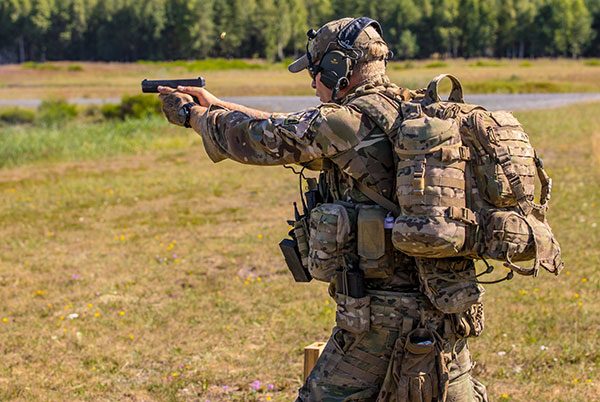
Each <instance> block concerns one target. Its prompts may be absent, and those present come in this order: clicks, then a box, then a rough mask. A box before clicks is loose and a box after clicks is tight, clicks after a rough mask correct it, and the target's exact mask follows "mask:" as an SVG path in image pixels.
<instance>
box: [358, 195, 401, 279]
mask: <svg viewBox="0 0 600 402" xmlns="http://www.w3.org/2000/svg"><path fill="white" fill-rule="evenodd" d="M386 214H387V211H386V210H384V209H383V208H381V207H379V206H378V205H364V206H361V208H360V209H359V210H358V222H357V226H358V238H357V252H358V256H359V259H360V262H359V264H360V269H361V270H362V271H363V272H364V273H365V278H367V279H371V278H388V277H390V276H392V274H393V266H392V265H393V264H392V259H391V258H390V254H391V253H386V245H387V246H388V247H387V249H388V251H391V250H392V247H390V245H389V244H388V243H390V241H391V238H390V236H389V234H388V233H386V230H385V228H384V224H385V218H386Z"/></svg>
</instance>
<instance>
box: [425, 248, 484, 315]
mask: <svg viewBox="0 0 600 402" xmlns="http://www.w3.org/2000/svg"><path fill="white" fill-rule="evenodd" d="M415 261H416V263H417V269H418V273H419V282H420V284H421V291H422V292H423V293H424V294H425V295H426V296H427V298H428V299H429V301H431V304H433V305H434V306H435V308H437V309H438V310H440V311H441V312H443V313H446V314H456V313H462V312H465V311H467V310H468V309H469V308H470V307H471V306H472V305H473V304H474V303H479V302H481V299H482V297H483V294H484V293H485V289H484V288H483V287H482V286H481V285H479V284H478V283H476V282H475V278H476V276H475V275H476V271H475V264H474V263H473V261H472V260H466V259H461V260H453V259H433V258H416V259H415Z"/></svg>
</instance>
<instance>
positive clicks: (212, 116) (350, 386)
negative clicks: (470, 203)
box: [159, 17, 487, 402]
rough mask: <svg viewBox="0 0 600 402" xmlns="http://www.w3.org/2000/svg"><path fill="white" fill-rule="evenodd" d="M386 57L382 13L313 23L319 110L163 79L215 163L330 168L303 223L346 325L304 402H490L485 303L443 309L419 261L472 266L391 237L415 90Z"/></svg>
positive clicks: (310, 64) (169, 98)
mask: <svg viewBox="0 0 600 402" xmlns="http://www.w3.org/2000/svg"><path fill="white" fill-rule="evenodd" d="M388 57H389V51H388V47H387V45H386V43H385V42H384V40H383V38H382V31H381V27H380V26H379V24H378V23H377V22H376V21H374V20H371V19H369V18H366V17H361V18H357V19H352V18H343V19H340V20H336V21H331V22H329V23H327V24H325V25H324V26H323V27H321V28H320V29H319V30H318V31H316V32H315V31H314V30H311V31H309V32H308V43H307V52H306V54H305V55H303V56H302V57H300V58H299V59H298V60H296V61H295V62H293V63H292V64H291V65H290V66H289V70H290V71H291V72H293V73H298V72H301V71H302V70H305V69H307V70H308V72H309V74H310V76H311V78H312V84H311V85H312V88H314V89H315V90H316V95H317V96H318V97H319V99H320V100H321V102H323V103H322V104H321V105H320V106H318V107H316V108H309V109H306V110H302V111H300V112H297V113H289V114H279V113H267V112H263V111H259V110H255V109H251V108H248V107H244V106H241V105H237V104H233V103H230V102H226V101H224V100H221V99H219V98H217V97H215V96H214V95H212V94H211V93H210V92H208V91H207V90H206V89H204V88H193V87H179V88H177V90H174V89H171V88H165V87H160V88H159V90H160V92H161V95H160V99H161V100H162V102H163V111H164V113H165V115H166V116H167V119H168V120H169V121H170V122H171V123H173V124H176V125H180V126H185V127H192V128H193V129H194V130H196V131H197V132H198V133H199V134H200V135H201V136H202V139H203V143H204V147H205V149H206V152H207V153H208V155H209V157H210V158H211V160H213V161H214V162H219V161H221V160H223V159H226V158H229V159H233V160H235V161H238V162H241V163H246V164H254V165H276V164H279V165H281V164H299V165H304V166H308V165H310V167H312V168H314V167H315V166H318V167H319V168H320V170H321V175H320V183H319V186H318V188H319V192H320V194H319V196H320V201H322V203H321V204H320V205H318V206H317V207H316V208H314V209H313V211H312V212H311V214H310V220H309V221H308V222H305V226H304V228H305V229H306V231H307V232H308V233H307V234H308V237H309V241H308V245H309V246H310V250H309V253H308V260H309V270H310V272H311V274H312V276H313V277H314V278H316V279H318V280H323V281H327V282H330V283H331V285H330V293H331V295H332V296H334V297H335V299H336V302H337V304H338V306H337V314H336V321H337V326H336V327H334V328H333V332H332V335H331V337H330V339H329V341H328V343H327V345H326V347H325V350H324V352H323V354H322V356H321V357H320V358H319V360H318V361H317V364H316V366H315V368H314V369H313V370H312V372H311V373H310V375H309V377H308V378H307V379H306V382H305V383H304V385H303V386H302V388H301V389H300V390H299V396H298V401H350V400H352V401H375V400H377V401H398V402H400V401H405V400H406V401H408V400H411V401H412V400H415V401H416V400H418V401H433V400H436V401H443V400H447V401H484V400H487V394H486V391H485V387H484V386H483V385H481V384H480V383H478V382H477V381H476V380H474V379H473V378H472V377H471V375H470V371H471V368H472V362H471V358H470V354H469V350H468V346H467V340H466V337H467V336H468V335H469V334H471V335H472V334H473V333H475V334H476V335H478V333H479V332H480V330H481V328H482V325H483V312H482V310H481V304H480V303H476V305H475V308H474V307H473V306H467V308H466V310H467V311H461V312H459V313H457V314H445V313H443V312H441V311H439V310H438V309H436V308H435V307H434V306H433V305H432V304H431V302H430V301H429V299H428V298H427V297H426V296H425V295H424V294H423V293H422V292H421V291H420V287H419V279H418V275H417V269H416V264H417V263H418V262H420V263H422V264H425V265H427V264H429V266H431V267H434V269H438V268H437V267H440V266H442V265H444V264H445V265H444V266H445V267H446V268H450V269H464V268H465V267H467V268H472V267H473V262H472V261H471V260H467V259H453V260H442V259H439V260H435V261H433V262H432V261H431V260H429V261H428V260H425V259H419V260H416V259H415V258H411V257H408V256H406V255H404V254H402V253H400V252H398V251H396V250H394V248H393V247H392V246H391V244H390V242H389V232H390V230H389V226H388V225H387V224H386V222H389V221H388V220H386V217H387V218H389V217H390V216H391V213H390V212H389V211H392V210H394V205H395V203H394V180H395V165H394V153H393V147H392V144H391V142H390V139H389V137H388V135H389V134H390V133H391V132H392V130H393V127H394V124H395V123H396V122H397V121H399V120H400V119H401V117H400V113H399V106H400V102H401V101H403V100H410V99H411V98H412V97H413V96H415V93H414V92H411V91H409V90H407V89H402V88H399V87H397V86H396V85H394V84H392V83H390V81H389V79H388V78H387V76H386V75H385V68H386V64H387V60H388ZM190 95H193V96H195V97H196V98H197V99H198V100H199V103H200V104H196V103H194V102H193V101H192V97H191V96H190ZM301 227H302V225H297V228H301ZM332 233H333V236H332V235H331V234H332Z"/></svg>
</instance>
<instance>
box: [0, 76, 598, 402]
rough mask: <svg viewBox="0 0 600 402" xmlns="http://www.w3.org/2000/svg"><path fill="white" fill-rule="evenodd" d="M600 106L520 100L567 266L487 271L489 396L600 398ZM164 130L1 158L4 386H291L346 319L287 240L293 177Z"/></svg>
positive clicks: (123, 394)
mask: <svg viewBox="0 0 600 402" xmlns="http://www.w3.org/2000/svg"><path fill="white" fill-rule="evenodd" d="M490 68H492V67H490ZM599 111H600V104H598V103H591V104H587V105H584V106H571V107H568V108H562V109H555V110H549V111H536V112H527V113H519V118H521V120H522V121H523V122H524V123H525V125H526V127H527V128H528V131H529V132H530V133H531V137H532V141H533V143H534V145H535V146H536V148H537V149H538V151H539V152H540V154H541V156H542V157H543V158H544V162H545V164H546V166H547V168H548V170H549V171H550V174H551V176H552V177H553V178H554V180H555V187H554V193H553V199H552V208H551V213H550V221H551V223H552V225H553V228H554V231H555V233H556V235H557V237H558V239H559V241H560V242H561V244H562V247H563V255H564V259H565V262H566V264H567V267H566V269H565V271H564V272H563V274H562V275H561V276H560V277H558V278H554V277H553V276H551V275H549V274H547V273H545V272H543V273H541V274H540V276H539V277H538V278H536V279H532V278H523V277H517V278H515V279H514V280H513V281H511V282H509V283H503V284H501V285H494V286H488V287H487V291H488V293H487V304H486V307H487V311H486V315H487V322H486V326H487V327H486V331H485V332H484V334H483V336H482V337H481V338H479V339H474V340H473V341H472V343H471V345H472V351H473V353H474V356H475V360H476V361H477V363H478V364H477V366H476V367H475V375H476V376H477V377H478V378H479V379H480V380H482V381H483V382H484V383H485V384H487V385H488V388H489V391H490V394H491V398H492V400H513V401H542V400H543V401H593V400H599V398H598V395H600V372H599V369H600V352H599V349H598V345H599V333H600V318H599V316H598V311H599V309H600V273H599V272H598V269H597V268H598V266H599V265H600V250H599V249H598V245H599V244H600V229H599V227H598V223H599V217H598V206H599V205H600V200H599V194H600V169H599V168H598V159H595V158H597V139H595V140H594V139H593V138H594V137H593V136H594V135H597V134H596V133H598V132H600V113H599ZM128 124H130V123H128ZM163 127H164V126H163ZM85 129H86V126H85V125H83V126H81V130H85ZM154 129H156V130H159V129H160V127H155V128H154ZM32 130H34V129H32ZM21 134H22V135H23V136H27V135H28V133H27V131H26V130H25V131H23V132H22V133H21ZM65 135H67V134H65ZM135 135H137V134H135ZM140 135H141V134H140ZM164 135H165V139H164V140H165V141H167V142H173V143H176V144H180V148H179V149H169V150H164V149H161V148H157V149H155V150H151V151H148V152H147V153H144V154H140V155H130V156H127V155H121V156H118V157H111V158H105V159H99V160H87V161H86V160H77V161H70V162H45V161H44V159H43V158H42V159H40V161H37V162H35V161H34V162H28V163H35V164H34V165H31V164H26V165H22V166H20V167H14V168H10V169H8V168H5V169H2V170H0V193H1V194H2V199H3V202H2V203H1V204H0V220H1V221H2V222H3V225H2V226H1V227H0V250H1V251H2V253H1V254H0V300H1V301H2V303H1V304H0V339H1V341H0V352H1V353H2V356H3V358H2V363H0V399H2V400H13V399H18V400H36V401H37V400H52V401H54V400H56V401H58V400H60V401H62V400H138V401H140V400H142V401H146V400H172V401H175V400H178V401H181V400H190V401H192V400H200V401H205V400H211V401H213V402H214V401H220V400H231V401H235V400H237V401H264V400H267V399H268V398H269V397H271V400H273V401H287V400H292V399H293V398H294V395H295V392H296V391H295V390H296V388H297V387H298V386H299V385H300V381H301V378H300V377H301V372H302V348H303V346H305V345H307V344H309V343H312V342H313V341H317V340H324V339H326V338H327V336H328V334H329V330H330V327H331V326H332V325H333V324H334V312H333V306H332V302H331V301H330V300H328V297H327V295H326V289H325V285H324V284H320V283H314V282H313V283H311V284H308V285H306V284H295V283H293V281H292V280H291V275H290V274H289V273H288V272H287V271H286V268H285V267H284V265H283V262H282V258H281V256H280V254H279V250H278V247H277V242H278V241H279V240H280V239H281V238H282V237H283V236H284V235H285V233H286V232H287V230H288V227H287V224H286V223H285V219H287V218H289V217H291V212H292V210H291V206H290V202H291V201H292V200H296V199H297V181H296V178H295V176H293V175H292V174H291V172H290V171H289V170H286V169H283V168H276V167H270V168H264V167H250V166H243V165H239V164H235V163H231V162H223V163H220V164H217V165H213V164H212V163H211V162H210V161H209V160H208V158H207V156H206V155H205V153H204V151H203V150H202V147H201V145H199V144H198V143H197V140H196V137H195V135H194V134H193V133H191V132H188V131H185V130H183V129H172V130H166V131H165V133H164ZM593 141H596V142H593ZM188 144H192V145H191V146H190V147H188V148H183V147H187V146H188ZM593 144H596V145H593ZM594 147H595V148H594ZM73 155H75V158H76V157H77V155H80V154H78V153H77V152H74V153H73ZM72 314H77V316H73V315H72ZM254 381H260V382H261V385H260V389H259V390H258V391H256V390H254V389H253V388H252V383H253V382H254ZM269 384H272V385H273V389H272V390H270V389H269V387H268V386H269ZM224 386H227V387H228V388H227V389H226V390H224V388H223V387H224Z"/></svg>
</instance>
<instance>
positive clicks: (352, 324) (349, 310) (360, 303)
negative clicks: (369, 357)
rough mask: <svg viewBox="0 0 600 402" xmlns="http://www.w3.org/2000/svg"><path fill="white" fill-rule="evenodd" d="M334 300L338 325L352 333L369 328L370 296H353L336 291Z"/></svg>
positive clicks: (358, 332) (361, 331)
mask: <svg viewBox="0 0 600 402" xmlns="http://www.w3.org/2000/svg"><path fill="white" fill-rule="evenodd" d="M335 301H336V303H337V311H336V313H335V321H336V323H337V326H338V327H340V328H343V329H345V330H346V331H349V332H352V333H353V334H362V333H365V332H368V331H369V330H370V329H371V296H368V295H367V296H364V297H361V298H355V297H351V296H348V295H344V294H341V293H337V294H336V295H335Z"/></svg>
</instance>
